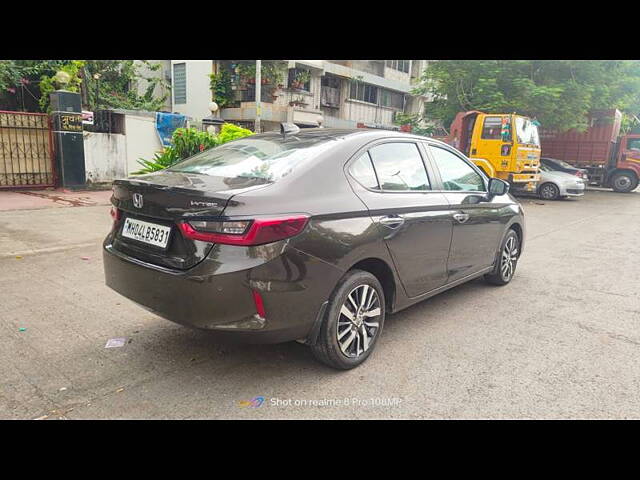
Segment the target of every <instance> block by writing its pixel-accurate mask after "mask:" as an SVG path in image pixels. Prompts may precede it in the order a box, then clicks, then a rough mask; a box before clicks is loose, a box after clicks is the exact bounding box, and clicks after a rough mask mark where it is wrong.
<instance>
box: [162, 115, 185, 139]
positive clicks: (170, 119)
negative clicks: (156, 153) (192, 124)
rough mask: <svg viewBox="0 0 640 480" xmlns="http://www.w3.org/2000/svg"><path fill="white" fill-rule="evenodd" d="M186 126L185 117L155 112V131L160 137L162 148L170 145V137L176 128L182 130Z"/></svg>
mask: <svg viewBox="0 0 640 480" xmlns="http://www.w3.org/2000/svg"><path fill="white" fill-rule="evenodd" d="M186 125H187V116H186V115H181V114H179V113H163V112H156V131H157V132H158V137H160V143H162V146H164V147H168V146H169V145H171V135H173V132H174V131H175V130H176V128H184V127H185V126H186Z"/></svg>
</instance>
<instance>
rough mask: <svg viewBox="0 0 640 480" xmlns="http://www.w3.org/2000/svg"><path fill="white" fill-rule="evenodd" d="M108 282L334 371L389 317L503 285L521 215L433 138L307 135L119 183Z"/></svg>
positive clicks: (361, 357)
mask: <svg viewBox="0 0 640 480" xmlns="http://www.w3.org/2000/svg"><path fill="white" fill-rule="evenodd" d="M112 203H113V208H112V216H113V228H112V230H111V232H110V233H109V235H108V236H107V238H106V239H105V241H104V268H105V277H106V283H107V285H108V286H109V287H111V288H113V289H114V290H116V291H117V292H119V293H120V294H122V295H124V296H125V297H127V298H129V299H131V300H133V301H134V302H137V303H138V304H140V305H142V306H143V307H145V308H147V309H148V310H150V311H152V312H154V313H156V314H157V315H160V316H162V317H164V318H166V319H168V320H171V321H173V322H177V323H180V324H183V325H188V326H191V327H197V328H203V329H209V330H214V331H217V332H219V335H220V336H222V337H228V338H231V339H240V340H242V341H246V342H252V343H262V342H264V343H276V342H286V341H291V340H299V341H302V342H304V343H306V344H308V345H309V346H310V347H311V350H312V352H313V353H314V355H315V356H316V357H317V358H318V359H319V360H320V361H322V362H324V363H326V364H328V365H330V366H332V367H335V368H340V369H348V368H353V367H355V366H357V365H359V364H360V363H362V362H363V361H365V360H366V359H367V357H368V356H369V355H370V354H371V352H372V351H373V349H374V347H375V345H376V343H377V342H378V340H379V338H380V335H381V333H382V329H383V326H384V322H385V317H386V315H388V314H391V313H394V312H397V311H399V310H402V309H403V308H406V307H408V306H410V305H413V304H415V303H416V302H419V301H421V300H424V299H426V298H429V297H431V296H433V295H435V294H437V293H440V292H442V291H444V290H446V289H448V288H451V287H454V286H456V285H459V284H461V283H463V282H466V281H468V280H471V279H474V278H477V277H479V276H484V277H485V278H486V279H487V281H489V282H490V283H492V284H495V285H505V284H507V283H509V282H510V281H511V279H512V278H513V275H514V271H515V268H516V263H517V261H518V258H519V256H520V254H521V253H522V248H523V240H524V233H525V228H524V218H523V211H522V208H521V206H520V204H519V203H518V202H517V201H516V200H515V199H514V198H513V197H512V196H511V195H510V194H509V193H508V184H507V183H506V182H504V181H502V180H499V179H495V178H491V179H489V178H487V177H486V176H485V175H484V173H483V172H482V171H481V170H480V169H478V168H477V167H476V166H475V165H474V164H473V163H471V162H470V161H469V160H468V159H467V158H466V157H465V156H464V155H463V154H462V153H460V152H459V151H457V150H455V149H454V148H452V147H450V146H448V145H446V144H444V143H442V142H439V141H437V140H432V139H430V138H426V137H421V136H415V135H410V134H406V133H399V132H392V131H382V130H364V129H358V130H338V129H323V128H321V129H303V130H299V129H298V128H297V127H295V126H293V125H286V124H283V126H282V128H281V132H280V133H278V132H273V133H264V134H258V135H253V136H250V137H247V138H242V139H238V140H235V141H232V142H229V143H227V144H224V145H222V146H219V147H216V148H212V149H210V150H207V151H204V152H202V153H199V154H197V155H195V156H193V157H191V158H188V159H186V160H184V161H182V162H180V163H178V164H176V165H174V166H173V167H171V168H169V169H167V170H164V171H161V172H157V173H153V174H149V175H143V176H139V177H132V178H129V179H126V180H116V181H115V182H114V186H113V197H112Z"/></svg>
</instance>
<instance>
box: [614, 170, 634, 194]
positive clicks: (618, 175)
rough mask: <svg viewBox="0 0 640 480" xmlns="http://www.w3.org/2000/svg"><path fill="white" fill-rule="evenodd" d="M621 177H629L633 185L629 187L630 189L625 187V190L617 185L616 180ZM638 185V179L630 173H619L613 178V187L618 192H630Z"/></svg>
mask: <svg viewBox="0 0 640 480" xmlns="http://www.w3.org/2000/svg"><path fill="white" fill-rule="evenodd" d="M619 177H628V178H629V180H630V182H631V187H630V188H628V189H623V190H622V189H618V188H616V186H615V185H616V180H617V179H618V178H619ZM637 187H638V179H637V178H634V176H633V175H632V174H630V173H617V174H615V175H614V176H613V178H612V179H611V188H612V189H613V190H615V191H616V192H618V193H629V192H631V191H633V190H635V189H636V188H637Z"/></svg>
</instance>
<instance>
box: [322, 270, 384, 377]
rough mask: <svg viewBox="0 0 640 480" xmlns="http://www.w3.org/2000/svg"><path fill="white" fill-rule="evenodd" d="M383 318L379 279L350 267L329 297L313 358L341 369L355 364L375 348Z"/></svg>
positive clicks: (360, 361) (382, 296)
mask: <svg viewBox="0 0 640 480" xmlns="http://www.w3.org/2000/svg"><path fill="white" fill-rule="evenodd" d="M372 292H373V293H372ZM349 297H351V299H349ZM352 300H353V301H355V305H354V302H352ZM356 307H357V308H356ZM344 309H346V310H347V312H348V314H349V315H350V316H351V317H352V318H349V316H348V315H346V314H347V312H345V310H344ZM384 319H385V298H384V291H383V289H382V285H380V282H379V281H378V279H377V278H376V277H375V276H373V275H372V274H371V273H369V272H365V271H363V270H350V271H349V272H347V274H346V275H345V276H344V277H343V278H342V279H341V280H340V282H338V285H336V288H335V289H334V291H333V293H332V294H331V297H330V298H329V304H328V305H327V309H326V313H325V317H324V320H323V322H322V325H321V327H320V332H319V334H318V339H317V341H316V343H315V344H314V345H311V351H312V352H313V355H314V356H315V357H316V359H318V360H319V361H320V362H322V363H324V364H325V365H328V366H330V367H333V368H336V369H340V370H349V369H351V368H354V367H357V366H358V365H360V364H361V363H363V362H364V361H365V360H366V359H367V358H369V355H371V352H372V351H373V349H374V348H375V345H376V343H377V340H378V338H379V337H380V334H381V333H382V328H383V326H384ZM365 337H366V338H365ZM361 350H362V351H361Z"/></svg>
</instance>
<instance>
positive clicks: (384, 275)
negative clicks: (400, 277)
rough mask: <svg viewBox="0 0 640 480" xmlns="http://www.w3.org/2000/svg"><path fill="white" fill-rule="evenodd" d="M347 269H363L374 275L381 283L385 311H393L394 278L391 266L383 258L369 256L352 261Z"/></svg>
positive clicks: (394, 296) (394, 295)
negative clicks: (355, 261)
mask: <svg viewBox="0 0 640 480" xmlns="http://www.w3.org/2000/svg"><path fill="white" fill-rule="evenodd" d="M349 270H364V271H365V272H369V273H370V274H371V275H373V276H374V277H376V278H377V279H378V281H379V282H380V285H382V290H383V292H384V297H385V305H386V310H387V312H391V311H393V305H394V303H395V298H396V278H395V276H394V274H393V269H392V267H391V266H390V265H389V264H388V263H387V262H386V261H384V260H382V259H380V258H377V257H369V258H365V259H363V260H360V261H358V262H357V263H354V264H353V265H352V266H351V267H350V268H349Z"/></svg>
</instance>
